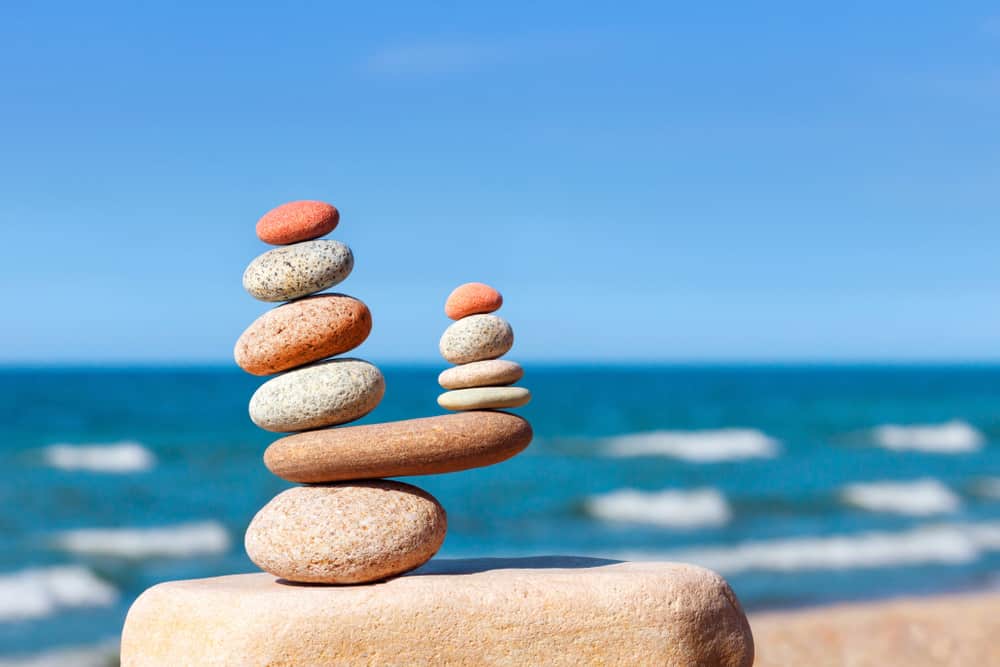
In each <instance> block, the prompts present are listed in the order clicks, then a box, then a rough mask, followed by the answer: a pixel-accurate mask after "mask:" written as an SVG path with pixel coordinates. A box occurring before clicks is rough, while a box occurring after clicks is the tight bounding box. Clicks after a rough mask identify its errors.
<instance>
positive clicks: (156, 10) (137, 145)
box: [0, 1, 1000, 363]
mask: <svg viewBox="0 0 1000 667" xmlns="http://www.w3.org/2000/svg"><path fill="white" fill-rule="evenodd" d="M491 4H494V5H495V7H494V8H493V9H487V8H486V7H485V3H459V2H440V3H434V4H430V3H397V4H390V3H360V2H353V3H326V2H315V3H294V2H293V3H274V2H267V3H259V4H256V3H255V4H253V5H251V4H250V3H245V2H241V3H232V4H228V5H227V4H219V3H205V2H197V3H195V2H190V3H135V2H122V3H120V4H112V3H102V2H86V3H82V2H73V3H63V4H59V3H21V2H5V3H3V5H2V7H0V83H2V85H0V128H2V129H0V229H2V242H0V299H2V304H3V309H2V312H3V316H2V322H3V326H2V327H0V361H5V362H19V363H30V362H39V361H41V362H50V363H52V362H63V361H72V362H79V361H86V362H101V361H116V362H129V361H148V362H161V361H170V362H204V361H208V362H220V363H226V362H227V361H229V360H231V356H230V355H231V349H232V345H233V343H234V341H235V340H236V338H237V336H238V335H239V334H240V332H241V331H242V330H243V329H244V327H245V326H246V325H247V324H249V323H250V322H251V321H252V320H253V319H254V318H255V317H256V316H258V315H259V314H260V313H261V312H263V310H264V308H265V307H266V306H264V305H263V304H261V303H258V302H256V301H254V300H253V299H252V298H251V297H249V296H248V295H247V294H245V293H244V292H243V291H242V289H241V286H240V277H241V275H242V272H243V269H244V267H245V266H246V264H247V263H248V262H249V261H250V260H251V259H252V258H253V257H254V256H255V255H257V254H258V253H260V252H262V251H264V250H265V249H266V247H265V246H264V244H262V243H261V242H260V241H258V240H257V239H256V237H255V235H254V224H255V222H256V220H257V218H258V217H259V216H260V215H262V214H263V213H264V212H266V211H267V210H268V209H270V208H271V207H273V206H275V205H277V204H280V203H282V202H285V201H288V200H292V199H323V200H327V201H329V202H331V203H333V204H335V205H336V206H337V207H339V208H340V209H341V213H342V217H341V224H340V227H339V228H338V229H337V230H336V231H335V232H334V233H333V236H332V238H337V239H340V240H343V241H345V242H347V243H348V244H350V245H351V247H352V248H353V249H354V253H355V257H356V268H355V271H354V273H353V275H352V276H351V277H350V278H349V279H348V280H347V281H346V282H345V283H343V284H342V286H341V287H340V288H339V289H341V290H342V291H344V292H347V293H350V294H352V295H355V296H357V297H359V298H361V299H363V300H364V301H366V302H367V303H368V304H369V306H370V307H371V309H372V312H373V315H374V321H375V328H374V330H373V332H372V335H371V337H370V338H369V341H368V342H367V343H366V344H365V345H364V346H363V347H362V348H360V349H359V351H358V353H359V354H360V355H362V356H364V357H366V358H368V359H371V360H372V361H375V362H380V361H381V362H387V361H399V360H421V361H428V362H433V361H435V360H438V361H440V360H439V358H438V357H437V340H438V337H439V336H440V334H441V332H442V331H443V329H444V328H445V326H446V324H447V323H448V320H447V319H446V318H445V317H444V315H443V313H442V310H441V308H442V304H443V300H444V298H445V296H446V295H447V294H448V292H449V291H450V289H451V288H452V287H454V286H455V285H457V284H459V283H462V282H466V281H470V280H479V281H484V282H489V283H491V284H493V285H495V286H497V287H498V288H499V289H500V290H501V291H502V292H503V293H504V296H505V298H506V305H505V306H504V309H503V311H501V312H502V314H504V315H505V316H506V317H507V318H508V319H509V320H510V321H511V323H512V324H513V326H514V330H515V332H516V334H517V343H516V345H515V348H514V352H513V353H512V354H511V357H512V358H515V359H522V360H527V361H532V360H543V359H548V360H589V361H603V360H619V361H621V360H636V361H637V360H664V361H667V360H681V361H702V360H749V361H763V360H841V361H851V360H873V359H875V360H877V359H894V360H919V359H933V360H968V359H998V358H1000V308H998V304H1000V298H998V297H1000V263H998V249H1000V13H998V10H997V8H996V5H992V9H991V4H992V3H985V2H984V3H975V2H969V3H936V2H928V3H914V2H881V3H871V2H858V3H853V2H837V3H826V4H825V5H823V6H820V5H819V4H818V3H800V2H788V3H764V4H761V3H752V6H751V3H729V4H728V5H727V6H722V5H719V4H718V3H663V2H648V3H588V2H579V1H574V2H560V3H530V4H529V3H524V4H517V3H491ZM177 5H183V6H177Z"/></svg>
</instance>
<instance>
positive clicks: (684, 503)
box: [586, 489, 732, 528]
mask: <svg viewBox="0 0 1000 667" xmlns="http://www.w3.org/2000/svg"><path fill="white" fill-rule="evenodd" d="M586 510H587V513H588V514H590V515H591V516H593V517H595V518H598V519H603V520H605V521H626V522H631V523H645V524H651V525H654V526H664V527H669V528H698V527H702V526H720V525H723V524H725V523H726V522H728V521H729V519H730V517H731V516H732V513H731V511H730V509H729V504H728V503H727V502H726V499H725V497H724V496H723V495H722V494H721V493H719V492H718V491H716V490H715V489H695V490H693V491H670V490H668V491H655V492H644V491H637V490H636V489H621V490H619V491H613V492H611V493H608V494H605V495H601V496H595V497H592V498H589V499H588V500H587V502H586Z"/></svg>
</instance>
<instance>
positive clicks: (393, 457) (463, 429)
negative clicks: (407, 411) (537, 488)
mask: <svg viewBox="0 0 1000 667" xmlns="http://www.w3.org/2000/svg"><path fill="white" fill-rule="evenodd" d="M531 437H532V432H531V425H530V424H529V423H528V422H527V421H526V420H524V419H522V418H521V417H518V416H517V415H512V414H508V413H506V412H462V413H458V414H450V415H439V416H437V417H425V418H422V419H408V420H404V421H394V422H386V423H382V424H364V425H362V426H344V427H342V428H333V429H324V430H319V431H309V432H306V433H296V434H294V435H289V436H286V437H284V438H282V439H280V440H277V441H276V442H274V443H273V444H271V446H270V447H268V448H267V451H266V452H264V463H265V464H266V465H267V468H268V470H270V471H271V472H273V473H274V474H275V475H277V476H278V477H282V478H284V479H287V480H289V481H291V482H300V483H305V484H309V483H315V482H334V481H339V480H348V479H367V478H372V477H401V476H405V475H435V474H439V473H446V472H456V471H458V470H467V469H469V468H478V467H481V466H488V465H493V464H494V463H499V462H500V461H504V460H506V459H508V458H510V457H512V456H514V455H515V454H517V453H519V452H520V451H522V450H523V449H524V448H525V447H527V446H528V444H529V443H530V442H531Z"/></svg>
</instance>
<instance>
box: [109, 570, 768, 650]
mask: <svg viewBox="0 0 1000 667" xmlns="http://www.w3.org/2000/svg"><path fill="white" fill-rule="evenodd" d="M609 563H611V562H610V561H601V560H597V559H589V558H587V559H583V558H565V557H562V558H531V559H514V560H499V559H481V560H469V561H433V560H432V561H431V562H430V563H429V564H428V565H426V566H424V568H421V569H420V570H417V571H416V572H415V573H413V574H409V575H406V576H402V577H398V578H396V579H392V580H390V581H387V582H385V583H380V584H376V585H371V586H295V585H288V584H283V583H279V582H277V581H275V578H274V577H273V576H270V575H267V574H243V575H233V576H228V577H217V578H213V579H195V580H190V581H174V582H169V583H165V584H160V585H158V586H154V587H153V588H151V589H149V590H147V591H146V592H145V593H143V594H142V595H141V596H140V597H139V599H138V600H136V601H135V603H134V604H133V605H132V608H131V609H130V610H129V613H128V617H127V618H126V620H125V628H124V630H123V632H122V642H121V664H122V665H123V667H140V666H141V667H146V666H153V665H156V666H160V665H163V666H166V665H169V666H171V667H173V666H174V665H246V666H250V667H254V666H257V665H261V666H263V665H272V666H287V667H290V666H292V665H555V666H561V665H573V666H574V667H575V666H577V665H667V666H670V667H681V666H684V667H688V666H689V665H704V666H706V667H715V666H719V667H750V665H751V664H752V663H753V653H754V649H753V637H752V636H751V634H750V626H749V624H748V623H747V619H746V617H745V616H744V614H743V611H742V609H741V608H740V604H739V602H738V601H737V600H736V597H735V596H734V595H733V591H732V590H731V589H730V588H729V586H728V585H727V584H726V582H725V581H724V580H723V579H722V577H720V576H719V575H717V574H715V573H714V572H711V571H709V570H705V569H702V568H699V567H695V566H692V565H682V564H678V563H611V564H609Z"/></svg>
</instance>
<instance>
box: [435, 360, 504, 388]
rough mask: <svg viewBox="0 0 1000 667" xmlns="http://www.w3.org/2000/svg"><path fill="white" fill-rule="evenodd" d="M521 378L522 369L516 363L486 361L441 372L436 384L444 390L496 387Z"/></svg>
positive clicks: (474, 362)
mask: <svg viewBox="0 0 1000 667" xmlns="http://www.w3.org/2000/svg"><path fill="white" fill-rule="evenodd" d="M523 376H524V369H523V368H521V364H519V363H517V362H516V361H507V360H505V359H488V360H486V361H473V362H472V363H469V364H462V365H461V366H455V367H453V368H448V369H446V370H443V371H441V374H440V375H438V384H440V385H441V386H442V387H444V388H445V389H466V388H468V387H498V386H502V385H507V384H514V383H515V382H517V381H518V380H520V379H521V378H522V377H523Z"/></svg>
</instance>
